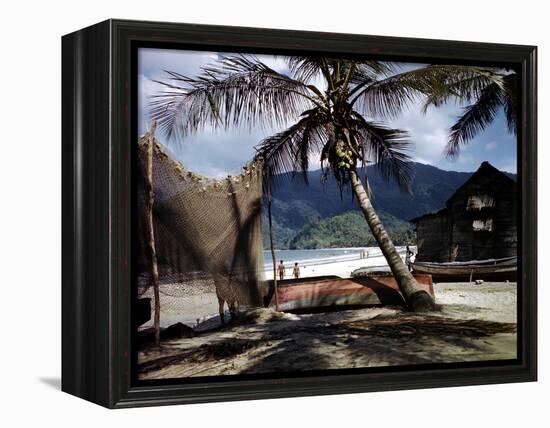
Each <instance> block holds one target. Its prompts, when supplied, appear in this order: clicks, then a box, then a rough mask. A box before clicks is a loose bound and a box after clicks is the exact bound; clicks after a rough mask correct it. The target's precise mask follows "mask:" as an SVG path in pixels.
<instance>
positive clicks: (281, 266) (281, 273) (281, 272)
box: [277, 260, 285, 281]
mask: <svg viewBox="0 0 550 428" xmlns="http://www.w3.org/2000/svg"><path fill="white" fill-rule="evenodd" d="M277 270H278V271H279V279H280V280H281V281H282V280H283V279H285V265H284V264H283V261H282V260H281V263H279V267H278V269H277Z"/></svg>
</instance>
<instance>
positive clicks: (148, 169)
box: [145, 123, 160, 346]
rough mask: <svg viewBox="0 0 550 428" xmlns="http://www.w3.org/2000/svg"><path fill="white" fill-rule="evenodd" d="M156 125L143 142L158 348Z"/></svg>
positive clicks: (157, 343)
mask: <svg viewBox="0 0 550 428" xmlns="http://www.w3.org/2000/svg"><path fill="white" fill-rule="evenodd" d="M155 128H156V123H153V126H152V128H151V131H150V132H149V138H147V140H146V141H145V144H146V146H145V182H146V186H147V205H146V224H147V229H148V231H149V234H148V235H149V236H148V240H147V241H148V247H149V256H150V258H151V276H152V278H153V293H154V297H155V315H154V327H155V344H156V345H157V346H160V293H159V271H158V264H157V250H156V246H155V230H154V227H153V205H154V203H155V192H154V190H153V148H154V144H155V143H154V132H155Z"/></svg>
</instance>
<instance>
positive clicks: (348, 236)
mask: <svg viewBox="0 0 550 428" xmlns="http://www.w3.org/2000/svg"><path fill="white" fill-rule="evenodd" d="M379 215H380V219H381V221H382V223H383V224H384V226H385V227H386V230H387V231H388V233H389V234H390V237H391V238H392V241H394V244H396V245H406V244H412V243H414V231H413V227H412V224H411V223H409V222H406V221H403V220H400V219H398V218H396V217H394V216H392V215H391V214H386V213H379ZM375 245H376V241H375V239H374V237H373V236H372V233H371V231H370V229H369V226H368V224H367V222H366V221H365V217H363V214H362V213H361V212H360V211H348V212H347V213H344V214H339V215H336V216H333V217H328V218H324V219H317V220H314V221H313V222H311V223H309V224H307V225H305V226H304V227H303V228H301V229H300V230H299V231H298V232H297V233H296V235H295V236H294V237H293V238H292V239H291V240H290V242H289V248H290V249H306V248H341V247H372V246H375Z"/></svg>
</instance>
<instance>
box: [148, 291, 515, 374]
mask: <svg viewBox="0 0 550 428" xmlns="http://www.w3.org/2000/svg"><path fill="white" fill-rule="evenodd" d="M434 290H435V295H436V302H437V303H438V305H440V309H439V310H438V311H436V312H430V313H424V314H414V313H410V312H407V311H404V310H403V308H401V307H374V308H364V309H355V310H343V311H337V312H327V313H317V314H301V315H296V314H290V313H282V312H276V311H274V310H271V309H265V308H262V309H254V310H248V311H243V312H241V313H240V314H239V316H238V318H237V319H236V320H234V321H233V322H232V323H231V324H230V325H227V326H224V327H221V326H218V328H215V329H214V330H211V331H208V332H205V333H202V334H201V333H199V334H198V335H197V336H196V337H193V338H182V339H175V340H170V341H166V342H163V344H162V347H161V349H160V350H159V349H155V348H153V347H151V346H143V347H142V349H141V350H140V351H139V354H138V362H139V365H138V372H139V378H140V379H160V378H177V377H190V376H213V375H231V374H243V373H246V374H252V373H268V372H274V371H275V372H281V371H296V370H299V371H307V370H323V369H332V368H351V367H354V368H357V367H379V366H391V365H415V364H431V363H440V362H441V363H448V362H472V361H487V360H507V359H514V358H516V352H517V335H516V322H517V321H516V302H517V293H516V283H507V282H494V283H484V284H480V285H476V284H471V283H449V284H434ZM211 321H212V322H213V321H214V320H211Z"/></svg>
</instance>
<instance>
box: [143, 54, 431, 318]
mask: <svg viewBox="0 0 550 428" xmlns="http://www.w3.org/2000/svg"><path fill="white" fill-rule="evenodd" d="M286 60H287V65H288V69H289V73H288V75H287V74H283V73H279V72H277V71H275V70H273V69H272V68H270V67H268V66H267V65H266V64H264V63H262V62H261V61H260V60H259V59H258V58H256V57H254V56H243V55H238V56H226V57H223V58H221V59H218V60H217V61H216V62H214V63H213V64H212V65H209V66H206V67H204V68H203V69H202V72H201V73H200V74H199V75H198V76H196V77H189V76H184V75H182V74H180V73H177V72H174V71H167V73H168V77H169V79H168V80H167V81H158V82H157V83H160V84H162V85H163V86H164V87H165V88H166V89H165V90H164V91H162V92H160V93H158V94H156V95H155V96H154V97H153V100H152V103H151V115H152V118H153V119H154V120H156V121H157V122H158V126H159V128H160V129H161V130H164V131H165V132H166V134H167V136H168V137H169V138H171V137H174V136H175V137H176V138H183V137H185V136H186V135H188V134H191V133H195V132H197V131H198V130H200V129H202V128H204V127H205V126H211V127H214V128H220V127H229V126H237V125H242V124H248V125H249V126H279V127H282V126H286V125H287V124H288V123H289V121H292V120H295V123H293V124H292V125H291V126H289V127H287V128H286V129H285V130H284V131H282V132H279V133H277V134H275V135H273V136H271V137H268V138H266V139H265V140H264V141H262V142H261V143H260V144H259V146H258V147H257V151H258V156H261V157H262V159H263V161H264V171H265V172H266V174H267V176H268V177H269V176H272V175H274V174H279V173H283V172H293V173H296V172H301V173H303V174H302V176H303V177H304V179H305V180H306V182H307V171H308V169H309V161H310V158H311V157H312V156H320V160H321V165H322V168H323V171H324V174H323V175H324V177H326V176H327V174H328V173H332V174H333V175H334V177H335V179H336V181H337V183H338V185H339V186H340V189H342V188H344V187H345V186H349V187H351V189H352V191H353V194H354V196H355V197H356V198H357V201H358V203H359V206H360V207H361V210H362V212H363V214H364V216H365V218H366V221H367V223H368V225H369V226H370V229H371V231H372V234H373V236H374V237H375V239H376V241H377V243H378V245H379V246H380V248H381V250H382V253H383V254H384V256H385V258H386V260H387V262H388V265H389V266H390V268H391V271H392V273H393V275H394V277H395V279H396V281H397V283H398V285H399V288H400V290H401V292H402V294H403V296H404V297H405V299H406V301H407V304H408V307H409V308H410V309H411V310H415V311H423V310H429V309H431V308H433V305H434V304H433V299H432V298H431V296H430V295H429V294H428V293H427V292H426V291H424V290H423V289H422V288H420V287H419V286H418V284H417V282H416V281H415V279H414V277H413V276H412V274H411V273H410V272H409V270H408V268H407V266H406V265H405V264H404V263H403V261H402V259H401V257H400V256H399V254H398V252H397V251H396V249H395V247H394V245H393V243H392V241H391V239H390V237H389V235H388V233H387V232H386V230H385V229H384V226H383V225H382V223H381V221H380V218H379V217H378V215H377V213H376V211H375V210H374V208H373V206H372V202H371V198H370V190H369V186H368V177H366V173H365V177H364V181H362V180H361V178H360V177H359V174H358V166H359V165H362V166H363V167H364V166H365V165H366V164H367V163H368V162H374V164H375V166H376V167H377V168H378V170H379V171H380V172H381V173H382V175H383V176H384V177H385V178H387V179H395V180H396V181H397V184H398V185H399V186H400V188H401V189H402V190H404V191H410V174H411V170H410V162H409V161H410V160H411V159H410V158H409V156H408V155H407V154H406V150H407V149H408V148H409V147H410V142H409V141H408V139H407V137H408V135H407V133H406V132H405V131H402V130H398V129H391V128H389V127H387V126H385V125H384V124H382V123H379V122H375V121H372V120H370V119H368V118H369V117H382V118H388V117H394V116H396V115H397V114H398V113H399V112H400V111H401V109H402V108H403V107H404V106H405V105H406V104H407V103H409V102H410V101H412V100H414V99H416V97H417V95H418V94H420V93H423V92H426V91H427V90H428V88H427V85H430V84H431V80H430V79H429V78H427V76H428V77H429V75H430V73H429V71H427V69H426V68H424V69H421V70H420V71H419V70H410V71H405V72H401V73H398V72H397V71H398V70H397V66H396V65H394V64H389V63H382V62H378V61H365V60H344V59H326V58H315V57H291V58H287V59H286ZM321 85H322V86H321ZM364 170H365V171H366V169H364Z"/></svg>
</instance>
